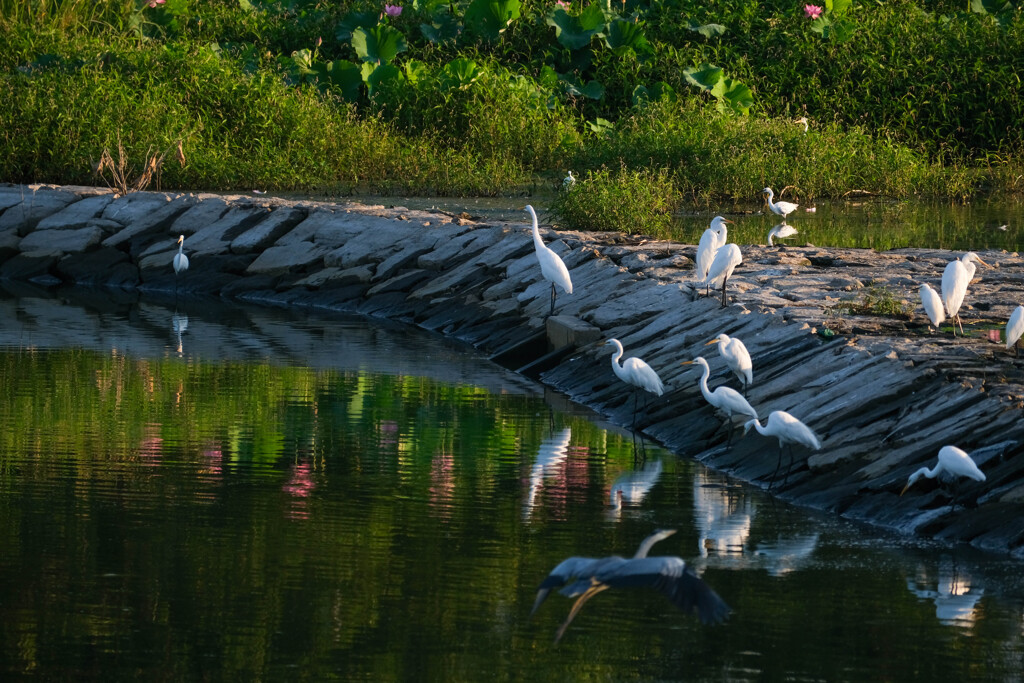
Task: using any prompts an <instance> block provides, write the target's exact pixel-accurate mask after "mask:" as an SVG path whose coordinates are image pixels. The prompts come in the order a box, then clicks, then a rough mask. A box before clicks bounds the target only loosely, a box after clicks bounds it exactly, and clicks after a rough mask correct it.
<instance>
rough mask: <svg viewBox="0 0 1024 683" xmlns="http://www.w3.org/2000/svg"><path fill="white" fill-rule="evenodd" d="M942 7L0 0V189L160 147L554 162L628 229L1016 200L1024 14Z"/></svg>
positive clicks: (481, 186)
mask: <svg viewBox="0 0 1024 683" xmlns="http://www.w3.org/2000/svg"><path fill="white" fill-rule="evenodd" d="M967 9H968V8H967V7H966V6H965V3H964V2H962V1H961V0H957V2H952V0H948V1H947V0H940V1H938V2H934V1H928V2H921V1H911V0H897V1H896V2H890V3H885V4H878V3H863V2H851V0H828V1H827V2H825V3H824V4H823V5H822V6H821V12H820V16H818V17H817V18H812V17H811V16H809V14H816V13H817V12H809V11H808V10H807V9H806V8H805V5H804V4H803V3H779V2H767V3H759V2H753V1H752V0H727V1H726V2H724V3H716V4H715V6H713V7H710V6H706V5H705V4H702V3H696V2H693V1H692V0H666V1H664V2H658V1H655V0H622V1H621V2H608V3H607V4H606V3H605V2H602V1H601V0H595V2H593V3H592V2H590V0H587V1H586V2H582V1H581V0H574V1H573V2H567V3H563V2H539V1H537V0H460V1H459V2H454V1H453V2H446V1H444V0H412V1H411V2H407V3H401V4H398V0H396V5H394V6H391V5H384V4H381V3H376V2H367V1H365V0H354V1H352V2H340V3H335V2H326V1H324V0H291V2H261V1H258V0H234V1H233V2H213V1H212V0H166V1H161V0H96V1H95V2H92V1H89V2H87V1H86V0H34V1H32V2H22V1H20V0H0V48H2V49H0V95H2V98H0V120H2V121H3V122H4V125H3V127H2V133H0V180H2V181H12V182H32V181H49V182H60V183H88V182H94V179H95V174H94V171H93V169H94V168H95V165H96V164H97V162H98V161H99V159H100V157H101V154H102V152H103V150H104V149H108V150H112V153H113V154H114V156H115V157H117V156H118V154H117V150H118V146H119V144H121V145H123V149H124V155H125V158H124V161H125V162H127V163H128V171H129V175H132V174H131V173H130V171H131V170H132V168H134V169H135V173H136V174H137V173H140V172H141V170H142V169H143V167H144V165H145V163H146V162H147V160H148V159H150V158H151V157H153V156H157V155H160V154H161V153H168V152H173V150H174V149H175V148H176V146H177V144H178V141H181V149H182V151H183V153H184V159H183V161H176V160H175V155H174V154H173V153H170V154H168V155H167V156H166V158H165V159H164V164H163V166H162V169H160V173H159V174H158V177H157V178H156V179H157V180H158V181H159V182H160V183H162V185H163V186H164V187H178V188H190V189H250V188H253V187H261V188H266V189H277V190H292V189H300V190H316V191H322V192H329V193H347V192H352V191H358V190H371V191H377V192H402V193H416V194H482V195H489V194H502V193H511V192H515V191H517V190H520V189H522V188H523V187H529V186H532V185H535V184H536V182H537V181H538V180H540V181H541V182H543V183H545V184H548V185H549V186H550V187H552V188H554V187H557V186H559V185H560V184H561V180H560V179H561V177H562V176H563V175H564V174H565V171H566V170H567V169H569V168H572V169H574V170H576V172H577V174H578V176H579V178H580V180H579V182H578V183H577V185H576V189H577V190H581V189H588V190H591V191H588V192H578V193H569V194H568V195H566V196H562V197H560V198H559V199H558V200H557V201H556V203H555V209H556V210H557V211H558V212H559V213H560V215H561V216H562V218H563V220H564V222H566V223H567V224H569V225H573V226H576V227H598V226H600V227H617V228H621V229H630V230H657V229H659V228H660V227H662V226H663V225H664V222H665V220H666V218H665V217H666V216H667V214H668V213H670V212H671V211H673V210H674V209H675V208H677V207H678V206H679V204H680V203H681V202H683V201H689V200H694V201H698V202H708V201H713V200H721V199H723V198H734V199H735V198H740V199H750V200H756V199H757V198H758V197H759V192H760V189H761V188H762V187H764V186H765V185H772V186H773V187H775V188H776V189H777V190H778V189H781V188H784V187H787V186H792V189H790V190H788V193H787V195H786V196H787V198H789V197H792V196H794V195H796V196H798V197H800V198H802V199H806V198H813V197H816V196H842V195H843V194H844V193H846V192H848V191H851V190H861V191H867V192H873V193H881V194H886V195H891V196H909V195H925V196H941V197H952V198H956V199H965V198H968V197H971V196H974V195H976V194H978V193H981V192H989V191H993V190H997V191H1018V190H1020V189H1021V183H1022V180H1021V179H1022V178H1024V173H1022V171H1024V163H1022V156H1021V155H1022V151H1024V134H1022V129H1021V127H1020V126H1019V121H1021V120H1022V119H1024V89H1022V88H1021V87H1020V74H1021V72H1022V71H1024V68H1022V67H1024V21H1022V20H1021V18H1020V13H1019V11H1018V10H1017V8H1016V7H1014V6H1013V5H1012V4H1011V3H1008V2H1001V1H998V0H975V1H974V2H973V3H971V5H970V9H971V11H966V10H967ZM799 116H806V117H807V118H808V119H809V120H810V127H809V130H808V132H806V133H804V130H803V128H802V126H800V125H798V124H796V123H794V120H795V119H796V118H797V117H799ZM117 160H118V161H121V160H120V159H117ZM100 175H102V176H103V177H104V178H106V179H107V180H108V182H109V180H110V178H109V169H102V172H101V173H100ZM573 195H575V196H573ZM612 208H614V209H615V212H612V211H611V209H612ZM613 213H614V215H609V214H613Z"/></svg>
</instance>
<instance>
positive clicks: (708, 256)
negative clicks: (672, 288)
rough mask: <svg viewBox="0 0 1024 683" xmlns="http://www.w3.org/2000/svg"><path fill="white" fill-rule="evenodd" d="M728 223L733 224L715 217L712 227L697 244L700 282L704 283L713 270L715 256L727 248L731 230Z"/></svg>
mask: <svg viewBox="0 0 1024 683" xmlns="http://www.w3.org/2000/svg"><path fill="white" fill-rule="evenodd" d="M727 223H732V221H730V220H729V219H727V218H723V217H722V216H715V217H714V218H713V219H711V227H710V228H708V229H707V230H705V231H704V233H703V234H702V235H701V236H700V242H698V243H697V257H696V259H695V263H696V266H697V279H698V280H700V281H704V280H705V279H706V278H707V276H708V269H709V268H711V262H712V261H714V259H715V254H716V253H718V250H719V249H721V248H722V247H723V246H725V241H726V240H727V239H728V237H729V228H727V227H726V224H727Z"/></svg>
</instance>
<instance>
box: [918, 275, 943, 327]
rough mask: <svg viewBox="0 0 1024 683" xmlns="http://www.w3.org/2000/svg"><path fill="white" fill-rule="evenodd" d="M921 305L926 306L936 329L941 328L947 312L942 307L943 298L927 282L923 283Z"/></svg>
mask: <svg viewBox="0 0 1024 683" xmlns="http://www.w3.org/2000/svg"><path fill="white" fill-rule="evenodd" d="M921 305H922V306H924V312H925V313H927V314H928V319H929V320H931V321H932V326H933V327H934V328H935V329H936V330H937V329H939V325H941V324H942V322H943V321H944V320H945V319H946V313H945V311H944V310H943V309H942V299H940V298H939V294H938V292H936V291H935V290H934V289H932V288H931V287H929V286H928V285H927V284H924V285H921Z"/></svg>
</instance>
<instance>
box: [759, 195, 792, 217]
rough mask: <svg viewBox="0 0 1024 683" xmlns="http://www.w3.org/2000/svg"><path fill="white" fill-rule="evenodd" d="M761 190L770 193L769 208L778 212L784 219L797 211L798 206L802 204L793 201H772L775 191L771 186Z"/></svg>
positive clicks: (775, 212)
mask: <svg viewBox="0 0 1024 683" xmlns="http://www.w3.org/2000/svg"><path fill="white" fill-rule="evenodd" d="M761 192H762V193H763V194H766V195H768V196H767V200H768V208H769V209H770V210H771V212H772V213H774V214H778V215H779V216H782V218H783V220H785V218H786V216H788V215H789V214H791V213H793V212H794V211H796V209H797V207H798V206H800V205H799V204H794V203H793V202H784V201H778V202H774V201H772V200H773V199H774V198H775V193H774V192H773V191H772V188H770V187H766V188H764V189H763V190H761Z"/></svg>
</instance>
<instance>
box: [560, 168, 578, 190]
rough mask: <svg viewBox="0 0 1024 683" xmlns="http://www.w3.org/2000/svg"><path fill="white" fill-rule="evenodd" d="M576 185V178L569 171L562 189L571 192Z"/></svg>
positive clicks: (563, 181)
mask: <svg viewBox="0 0 1024 683" xmlns="http://www.w3.org/2000/svg"><path fill="white" fill-rule="evenodd" d="M575 184H576V177H575V176H574V175H573V174H572V171H569V175H567V176H565V178H564V179H563V180H562V189H563V190H569V189H570V188H571V187H572V186H573V185H575Z"/></svg>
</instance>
